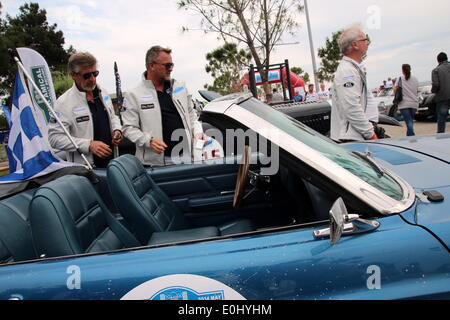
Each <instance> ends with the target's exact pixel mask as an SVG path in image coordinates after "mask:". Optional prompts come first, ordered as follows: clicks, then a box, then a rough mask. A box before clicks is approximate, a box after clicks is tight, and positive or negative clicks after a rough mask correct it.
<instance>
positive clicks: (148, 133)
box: [121, 46, 207, 166]
mask: <svg viewBox="0 0 450 320" xmlns="http://www.w3.org/2000/svg"><path fill="white" fill-rule="evenodd" d="M171 52H172V51H171V49H168V48H163V47H160V46H154V47H152V48H150V49H149V50H148V51H147V54H146V58H145V64H146V71H145V72H144V74H143V76H142V81H141V82H140V83H139V85H138V86H136V87H135V88H133V89H131V90H128V91H127V93H126V94H125V101H124V106H125V110H124V111H123V112H122V114H121V115H122V120H123V128H124V135H125V136H126V137H127V138H128V139H129V140H130V141H132V142H133V143H135V144H136V157H137V158H138V159H139V160H141V162H142V163H143V164H144V165H153V166H162V165H168V164H173V163H179V162H189V161H191V160H192V157H193V154H194V148H195V147H196V146H197V147H198V144H199V143H200V144H202V143H204V141H205V140H206V138H207V137H206V136H205V135H204V134H203V130H202V126H201V124H200V122H199V121H198V115H197V113H196V111H195V109H194V105H193V101H192V96H191V95H190V94H189V92H188V91H187V89H186V86H185V84H184V82H181V81H177V80H174V79H172V78H171V73H172V71H173V68H174V63H173V61H172V56H171ZM200 149H201V147H200Z"/></svg>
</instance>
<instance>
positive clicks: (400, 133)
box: [381, 121, 450, 138]
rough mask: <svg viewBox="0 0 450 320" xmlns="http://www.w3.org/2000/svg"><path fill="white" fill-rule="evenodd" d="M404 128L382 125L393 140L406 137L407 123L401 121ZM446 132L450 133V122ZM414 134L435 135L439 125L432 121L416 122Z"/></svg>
mask: <svg viewBox="0 0 450 320" xmlns="http://www.w3.org/2000/svg"><path fill="white" fill-rule="evenodd" d="M400 123H401V124H402V127H397V126H388V125H381V126H382V127H383V128H384V129H385V130H386V133H387V134H388V135H389V136H391V137H392V138H397V137H405V136H406V125H405V122H403V121H400ZM445 129H446V130H445V132H450V122H449V121H447V126H446V127H445ZM414 132H415V133H416V135H424V134H435V133H436V132H437V123H436V122H432V121H414Z"/></svg>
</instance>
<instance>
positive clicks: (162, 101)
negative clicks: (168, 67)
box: [157, 81, 187, 157]
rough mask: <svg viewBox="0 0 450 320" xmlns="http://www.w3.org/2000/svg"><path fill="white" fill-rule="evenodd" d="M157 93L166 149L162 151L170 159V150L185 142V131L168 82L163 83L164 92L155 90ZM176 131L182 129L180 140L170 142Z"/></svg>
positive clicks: (176, 137)
mask: <svg viewBox="0 0 450 320" xmlns="http://www.w3.org/2000/svg"><path fill="white" fill-rule="evenodd" d="M157 93H158V101H159V105H160V107H161V117H162V129H163V141H164V143H165V144H166V145H167V148H166V149H165V150H164V155H165V156H167V157H170V156H171V153H172V149H173V148H174V147H175V146H176V145H177V144H178V143H180V142H186V141H187V138H186V131H185V130H184V129H185V128H184V125H183V120H182V119H181V116H180V113H179V112H178V110H177V108H176V107H175V104H174V103H173V100H172V96H171V85H170V81H166V82H165V83H164V90H163V91H158V90H157ZM177 129H183V131H182V132H181V131H180V133H182V134H183V136H182V137H181V138H180V140H175V141H172V133H173V132H174V131H175V130H177ZM174 138H175V139H178V138H179V136H175V137H174ZM177 156H179V155H177Z"/></svg>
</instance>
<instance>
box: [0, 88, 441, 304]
mask: <svg viewBox="0 0 450 320" xmlns="http://www.w3.org/2000/svg"><path fill="white" fill-rule="evenodd" d="M202 119H203V121H205V122H208V123H210V124H211V125H213V126H214V128H212V129H211V130H209V132H207V134H209V135H210V136H214V137H215V138H216V140H218V141H220V140H221V139H222V143H223V144H224V145H225V144H227V146H226V148H225V150H226V157H224V158H213V159H210V160H206V161H203V162H202V163H201V164H180V165H174V166H170V167H164V168H144V167H142V165H141V164H140V163H139V162H138V161H137V160H136V158H135V157H134V156H131V155H124V156H121V157H119V158H116V159H115V160H113V161H112V162H111V163H110V165H109V167H108V169H107V170H96V171H95V173H96V174H97V176H98V178H99V179H98V180H99V182H98V183H92V182H91V181H90V180H88V179H87V178H85V177H83V176H76V175H68V176H63V177H61V178H59V179H57V180H54V181H51V182H49V183H46V184H44V185H42V186H40V187H39V188H35V189H30V190H26V191H23V192H21V193H19V194H17V195H13V196H10V197H8V198H6V199H2V200H1V201H0V299H25V300H28V299H154V300H169V299H170V300H174V299H191V300H221V299H263V300H265V299H404V298H418V299H423V298H427V299H429V298H437V299H442V298H450V205H449V201H450V198H449V197H450V166H449V161H450V151H449V150H450V135H448V134H441V135H436V136H422V137H411V138H409V137H408V138H403V139H387V140H379V141H374V142H370V143H353V144H347V145H338V144H336V143H334V142H333V141H331V140H330V139H328V138H326V137H324V136H322V135H320V134H318V133H317V132H315V131H313V130H312V129H310V128H308V127H306V126H305V125H303V124H301V123H300V122H298V121H296V120H294V119H293V118H290V117H289V116H286V115H284V114H282V113H280V112H278V111H276V110H275V109H273V108H271V107H269V106H267V105H265V104H263V103H262V102H260V101H258V100H256V99H254V98H252V97H250V96H248V95H231V96H227V97H222V98H219V99H216V100H214V101H213V102H211V103H209V104H208V105H207V106H206V107H205V108H204V110H203V112H202ZM230 137H231V138H230ZM232 142H234V143H235V145H231V146H230V145H228V144H232ZM236 150H239V152H237V154H236V152H235V151H236Z"/></svg>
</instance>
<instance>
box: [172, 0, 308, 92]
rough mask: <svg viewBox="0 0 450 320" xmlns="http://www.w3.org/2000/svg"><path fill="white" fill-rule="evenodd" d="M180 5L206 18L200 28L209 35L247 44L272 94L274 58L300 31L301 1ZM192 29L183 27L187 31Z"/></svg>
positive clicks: (182, 1) (197, 0) (195, 0)
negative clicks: (285, 41)
mask: <svg viewBox="0 0 450 320" xmlns="http://www.w3.org/2000/svg"><path fill="white" fill-rule="evenodd" d="M177 3H178V7H179V8H180V9H185V10H190V11H193V12H195V13H197V14H199V15H200V16H201V17H202V19H201V21H200V28H201V30H203V31H204V32H205V33H216V34H217V35H218V38H220V39H222V40H224V42H230V41H237V43H238V44H241V43H243V44H245V45H246V46H247V48H248V50H249V51H250V52H251V55H252V57H253V60H254V62H255V65H256V67H257V69H258V71H259V72H260V73H261V77H262V81H263V86H264V89H265V92H266V94H270V86H269V85H268V81H267V72H266V70H268V66H269V65H270V56H271V53H272V52H273V50H274V47H275V46H276V45H278V44H280V43H281V42H282V37H283V36H284V35H285V34H286V33H288V34H291V35H294V34H295V32H296V31H297V29H298V28H299V23H298V21H299V19H298V18H299V17H298V15H299V14H300V13H301V12H302V11H303V8H304V7H303V6H302V5H301V4H300V2H299V1H298V0H227V1H213V0H177ZM188 30H189V28H187V27H183V31H188ZM224 81H225V80H224Z"/></svg>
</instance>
